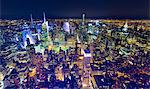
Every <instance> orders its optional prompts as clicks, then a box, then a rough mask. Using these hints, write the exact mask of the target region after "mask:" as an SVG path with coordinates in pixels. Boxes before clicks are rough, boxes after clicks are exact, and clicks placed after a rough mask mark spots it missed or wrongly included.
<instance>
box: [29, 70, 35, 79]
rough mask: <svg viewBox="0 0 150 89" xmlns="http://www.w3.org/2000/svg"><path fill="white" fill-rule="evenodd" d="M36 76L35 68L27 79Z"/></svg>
mask: <svg viewBox="0 0 150 89" xmlns="http://www.w3.org/2000/svg"><path fill="white" fill-rule="evenodd" d="M35 75H36V68H34V69H32V72H30V73H29V77H34V76H35Z"/></svg>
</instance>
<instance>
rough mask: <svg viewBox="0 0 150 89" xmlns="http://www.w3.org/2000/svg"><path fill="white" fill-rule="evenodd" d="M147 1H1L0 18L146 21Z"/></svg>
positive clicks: (149, 7)
mask: <svg viewBox="0 0 150 89" xmlns="http://www.w3.org/2000/svg"><path fill="white" fill-rule="evenodd" d="M149 1H150V0H1V12H0V14H1V16H0V17H1V18H4V19H19V18H30V14H32V15H33V17H34V18H42V13H43V12H45V13H46V17H49V18H60V17H78V18H79V17H81V14H82V13H86V17H89V18H117V19H149V18H150V16H149V15H150V11H149V10H150V5H149V4H150V2H149Z"/></svg>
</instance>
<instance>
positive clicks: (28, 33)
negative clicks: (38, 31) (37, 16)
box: [22, 23, 35, 48]
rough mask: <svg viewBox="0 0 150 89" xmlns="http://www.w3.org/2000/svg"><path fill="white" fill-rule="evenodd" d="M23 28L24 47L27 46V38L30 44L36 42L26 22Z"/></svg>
mask: <svg viewBox="0 0 150 89" xmlns="http://www.w3.org/2000/svg"><path fill="white" fill-rule="evenodd" d="M22 29H23V32H22V39H23V48H26V46H27V45H28V44H27V38H28V39H29V44H35V40H34V39H33V37H32V33H31V31H30V28H29V26H28V24H27V23H24V25H23V27H22Z"/></svg>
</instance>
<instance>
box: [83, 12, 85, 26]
mask: <svg viewBox="0 0 150 89" xmlns="http://www.w3.org/2000/svg"><path fill="white" fill-rule="evenodd" d="M84 22H85V14H82V25H84Z"/></svg>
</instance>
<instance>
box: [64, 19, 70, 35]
mask: <svg viewBox="0 0 150 89" xmlns="http://www.w3.org/2000/svg"><path fill="white" fill-rule="evenodd" d="M63 29H64V30H65V31H66V32H68V33H70V25H69V22H67V21H66V22H64V24H63Z"/></svg>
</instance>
